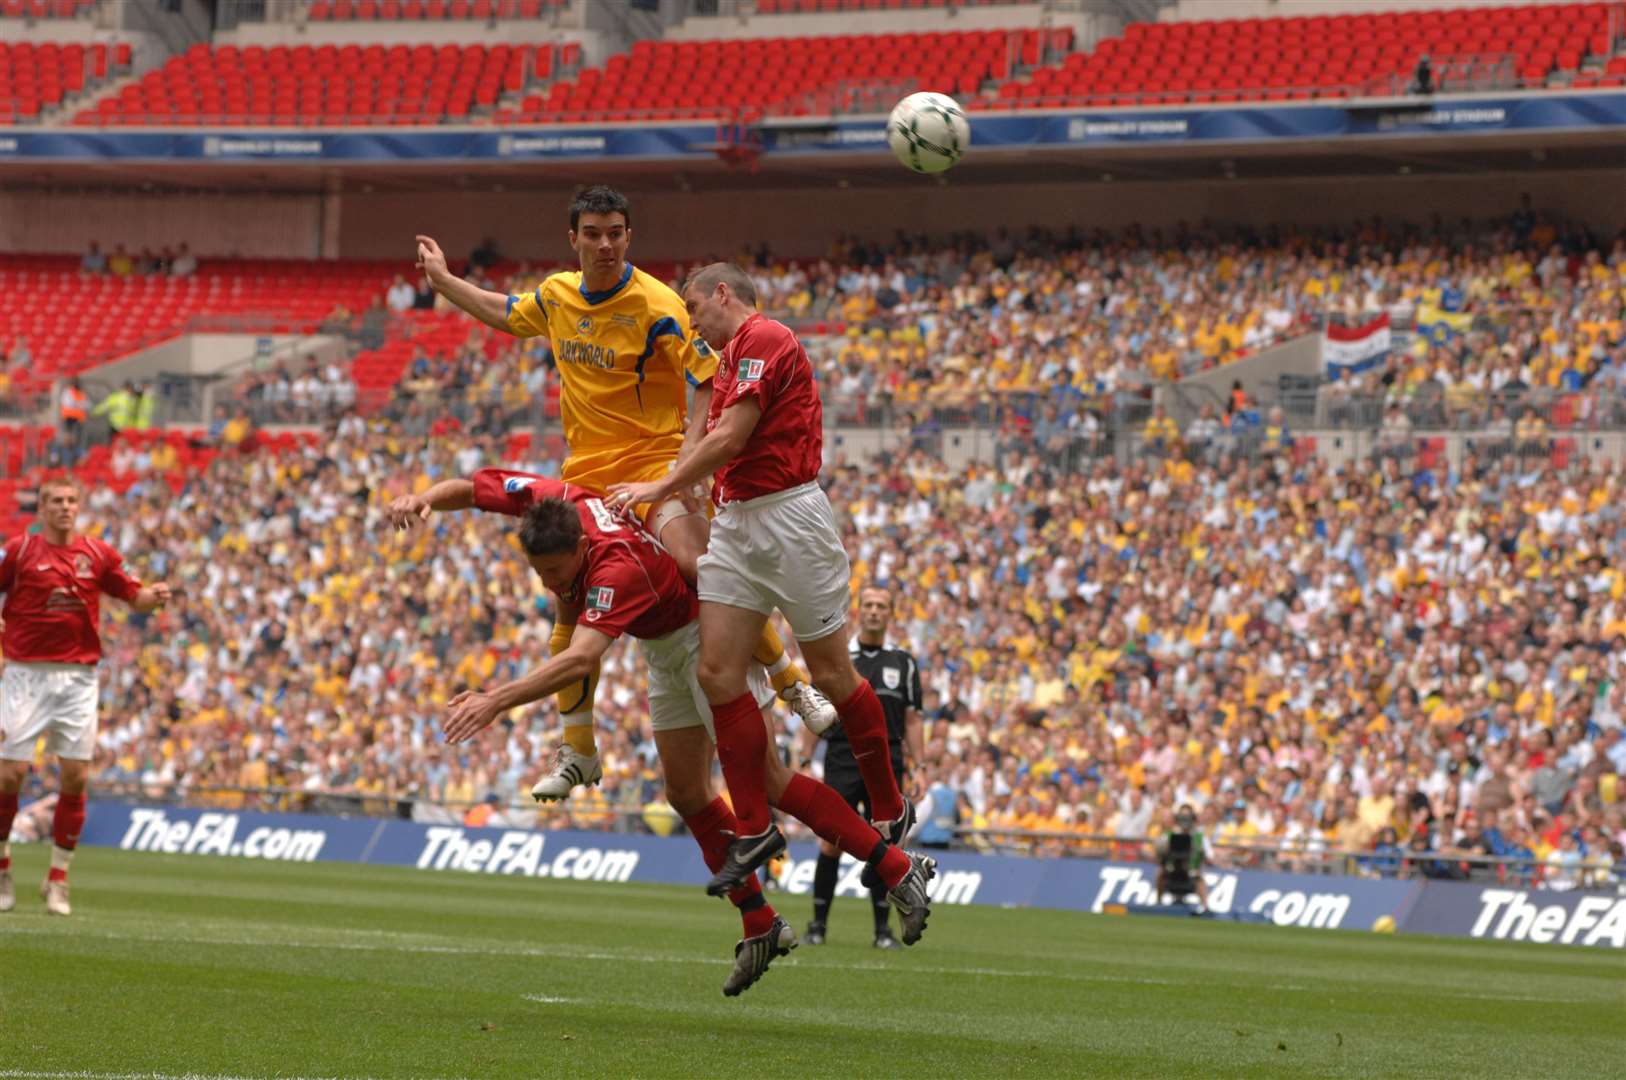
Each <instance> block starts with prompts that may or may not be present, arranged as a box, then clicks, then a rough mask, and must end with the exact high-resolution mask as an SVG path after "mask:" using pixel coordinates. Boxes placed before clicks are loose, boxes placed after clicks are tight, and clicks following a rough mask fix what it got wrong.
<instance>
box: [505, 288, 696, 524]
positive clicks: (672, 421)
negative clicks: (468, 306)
mask: <svg viewBox="0 0 1626 1080" xmlns="http://www.w3.org/2000/svg"><path fill="white" fill-rule="evenodd" d="M508 329H509V330H510V331H511V332H512V333H514V334H517V335H519V336H520V337H538V336H541V337H546V338H547V339H548V341H549V343H550V344H551V345H552V347H553V358H554V362H555V363H556V364H557V365H558V368H559V381H560V384H561V394H560V402H559V407H560V411H561V414H562V419H563V421H564V429H565V442H566V443H568V444H569V446H570V457H569V458H568V459H567V460H566V461H565V464H564V469H563V472H562V474H561V477H560V478H561V479H562V480H564V481H565V482H566V483H570V484H576V485H578V486H580V487H583V488H587V489H588V490H591V491H598V492H603V491H607V490H608V489H609V486H610V485H611V484H616V483H633V482H637V481H641V480H654V479H659V478H660V477H662V476H665V475H666V473H667V472H668V471H669V470H670V468H671V466H672V462H673V461H675V460H676V459H677V455H678V450H679V449H680V448H681V447H682V446H683V432H684V428H685V425H686V422H687V419H688V389H689V387H691V386H696V387H698V386H704V385H705V384H706V383H707V382H709V381H710V380H711V378H712V376H713V375H714V374H716V371H717V357H716V356H715V355H714V354H713V353H712V352H711V350H709V349H708V348H706V345H705V342H704V341H702V340H700V338H699V336H698V335H697V334H695V333H694V332H693V331H692V330H691V329H690V327H689V315H688V312H687V311H686V310H685V309H684V307H683V301H682V300H681V299H679V298H678V295H677V293H675V292H673V291H672V290H671V289H670V288H668V287H667V286H666V284H665V283H664V282H661V281H660V280H658V279H656V278H655V277H653V276H651V275H649V274H646V273H644V272H643V271H642V270H638V269H635V268H634V267H633V265H632V264H631V263H628V264H627V267H626V270H625V272H623V273H622V275H621V280H620V281H619V282H617V283H616V285H615V287H614V288H612V289H606V290H604V291H603V292H591V291H589V290H588V289H587V288H586V287H585V286H584V285H583V283H582V275H581V272H580V271H579V270H565V271H560V272H559V273H557V274H554V275H552V276H551V277H549V278H548V279H547V280H546V281H544V282H543V283H542V284H541V285H539V286H537V287H536V288H535V289H534V290H532V291H531V292H528V293H523V294H521V295H518V296H510V297H509V298H508Z"/></svg>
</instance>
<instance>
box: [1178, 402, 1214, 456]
mask: <svg viewBox="0 0 1626 1080" xmlns="http://www.w3.org/2000/svg"><path fill="white" fill-rule="evenodd" d="M1219 434H1220V422H1219V417H1218V416H1217V415H1215V410H1214V406H1212V405H1209V404H1204V405H1203V407H1202V408H1200V409H1198V410H1197V416H1196V417H1195V418H1194V419H1193V420H1192V421H1191V423H1189V424H1187V425H1186V445H1188V446H1189V447H1191V450H1192V452H1193V453H1195V454H1197V455H1199V456H1200V457H1201V458H1202V459H1203V460H1204V461H1206V462H1209V463H1210V464H1212V463H1213V461H1214V459H1215V457H1216V456H1217V450H1218V442H1217V440H1218V439H1219Z"/></svg>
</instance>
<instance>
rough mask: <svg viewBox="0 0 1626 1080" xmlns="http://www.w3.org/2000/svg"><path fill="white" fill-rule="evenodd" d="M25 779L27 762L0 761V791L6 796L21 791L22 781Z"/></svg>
mask: <svg viewBox="0 0 1626 1080" xmlns="http://www.w3.org/2000/svg"><path fill="white" fill-rule="evenodd" d="M27 777H28V762H26V761H0V791H3V792H5V793H6V794H7V795H15V794H16V793H17V792H19V791H21V790H22V787H23V781H24V780H25V779H27Z"/></svg>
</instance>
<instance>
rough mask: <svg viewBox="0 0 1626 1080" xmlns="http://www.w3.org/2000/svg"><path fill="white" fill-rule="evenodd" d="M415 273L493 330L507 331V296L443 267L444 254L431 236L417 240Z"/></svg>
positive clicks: (445, 266)
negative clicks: (416, 268) (421, 272)
mask: <svg viewBox="0 0 1626 1080" xmlns="http://www.w3.org/2000/svg"><path fill="white" fill-rule="evenodd" d="M418 269H420V270H422V271H423V276H424V277H426V278H428V279H429V287H430V288H431V289H434V290H435V291H436V292H438V293H440V295H442V296H444V297H445V298H446V299H448V300H450V301H451V302H452V303H454V304H456V305H457V306H458V307H460V308H462V309H463V310H464V311H466V312H468V313H469V314H470V315H473V316H474V317H475V318H476V319H479V320H480V321H481V322H483V323H485V324H486V325H487V326H489V327H491V328H493V329H495V330H503V331H507V330H508V296H507V294H506V293H499V292H488V291H487V290H485V289H482V288H480V287H479V286H478V285H475V284H473V283H472V282H468V281H464V280H463V279H462V278H460V277H458V276H457V275H456V274H454V273H452V271H451V269H450V268H449V267H448V266H447V265H446V253H445V252H443V251H441V250H440V245H439V244H437V243H435V238H434V237H432V236H419V237H418Z"/></svg>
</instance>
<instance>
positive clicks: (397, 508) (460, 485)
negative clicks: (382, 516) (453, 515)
mask: <svg viewBox="0 0 1626 1080" xmlns="http://www.w3.org/2000/svg"><path fill="white" fill-rule="evenodd" d="M472 509H474V481H473V480H442V481H441V482H440V483H438V484H436V485H434V486H433V487H431V488H430V489H429V490H428V491H426V492H424V493H423V494H422V495H401V496H398V497H396V498H395V499H393V500H392V501H391V502H390V508H389V517H390V524H391V525H393V526H395V527H396V528H397V529H410V528H412V527H413V526H414V525H416V524H418V522H420V521H427V520H429V515H430V514H432V513H434V512H436V511H439V512H441V513H446V512H447V511H450V510H472Z"/></svg>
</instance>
